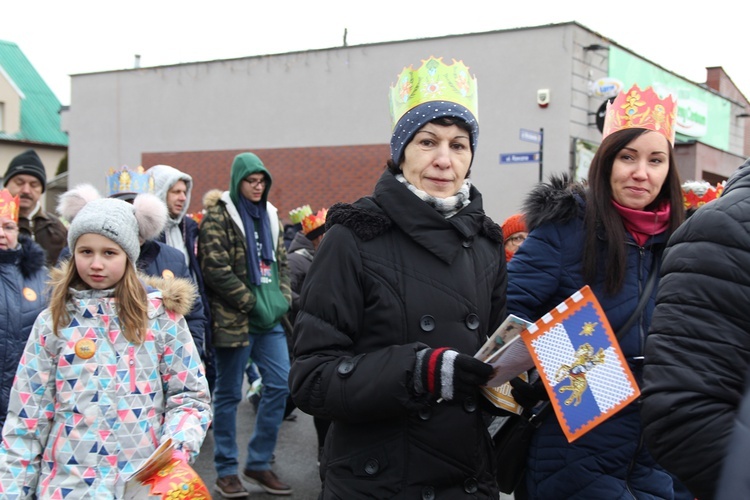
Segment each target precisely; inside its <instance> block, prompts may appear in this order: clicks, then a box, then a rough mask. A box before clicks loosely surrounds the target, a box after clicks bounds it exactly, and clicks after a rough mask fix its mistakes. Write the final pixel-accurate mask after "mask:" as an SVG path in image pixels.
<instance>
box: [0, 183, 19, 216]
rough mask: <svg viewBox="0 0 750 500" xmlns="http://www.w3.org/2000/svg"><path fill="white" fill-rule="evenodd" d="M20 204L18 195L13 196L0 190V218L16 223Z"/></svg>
mask: <svg viewBox="0 0 750 500" xmlns="http://www.w3.org/2000/svg"><path fill="white" fill-rule="evenodd" d="M20 202H21V198H20V197H19V196H18V195H16V196H13V195H12V194H10V191H8V190H7V189H2V190H0V217H5V218H6V219H12V220H13V221H14V222H16V223H18V209H19V207H20V205H19V204H20Z"/></svg>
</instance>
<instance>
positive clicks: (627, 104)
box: [602, 85, 677, 146]
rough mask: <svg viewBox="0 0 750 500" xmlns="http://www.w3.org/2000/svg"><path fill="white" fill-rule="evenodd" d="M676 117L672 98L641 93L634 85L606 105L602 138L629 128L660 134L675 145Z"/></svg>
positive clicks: (651, 93)
mask: <svg viewBox="0 0 750 500" xmlns="http://www.w3.org/2000/svg"><path fill="white" fill-rule="evenodd" d="M676 118H677V101H676V100H675V98H674V97H673V96H672V95H667V97H665V98H664V99H660V98H659V96H657V95H656V93H655V92H654V89H653V88H651V87H647V88H646V90H641V89H640V88H639V87H638V85H633V86H632V87H631V88H630V90H628V91H627V92H620V93H619V94H617V97H616V98H615V100H614V101H613V102H611V103H609V104H608V105H607V114H606V115H605V117H604V127H603V130H602V139H603V138H605V137H607V136H608V135H610V134H611V133H613V132H617V131H618V130H623V129H626V128H645V129H647V130H653V131H654V132H659V133H660V134H661V135H663V136H664V137H666V138H667V140H668V141H669V143H670V144H672V145H673V146H674V133H675V130H674V123H675V119H676Z"/></svg>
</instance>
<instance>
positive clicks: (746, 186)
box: [641, 160, 750, 500]
mask: <svg viewBox="0 0 750 500" xmlns="http://www.w3.org/2000/svg"><path fill="white" fill-rule="evenodd" d="M749 367H750V160H749V161H747V162H745V164H744V165H742V166H741V167H740V169H739V170H738V171H737V172H735V174H734V175H733V176H732V178H730V180H729V181H728V182H727V185H726V188H725V190H724V193H723V194H722V195H721V197H720V198H718V199H717V200H715V201H712V202H711V203H709V204H707V205H705V206H703V207H701V208H700V209H699V210H698V211H697V212H695V214H693V215H692V216H691V217H690V218H689V219H688V220H687V221H686V222H685V223H684V224H683V225H682V226H681V227H680V228H679V229H678V230H677V231H676V232H675V233H674V234H673V235H672V238H671V239H670V241H669V245H668V247H667V249H666V251H665V253H664V261H663V264H662V279H661V282H660V285H659V293H658V295H657V298H656V308H655V309H654V314H653V317H652V319H651V329H650V333H649V336H648V338H647V341H646V360H645V367H644V386H643V391H642V393H643V404H642V408H641V418H642V420H643V429H644V435H645V437H646V444H647V445H648V448H649V450H650V451H651V454H652V455H653V456H654V458H656V460H657V461H658V462H659V463H660V464H661V465H663V466H664V467H665V468H666V469H667V470H669V471H671V472H672V473H673V474H675V475H676V476H677V477H679V478H680V479H681V480H682V481H683V482H684V483H685V484H686V485H687V487H688V488H690V490H691V491H692V493H693V494H695V496H696V497H698V498H700V499H701V500H708V499H711V498H713V495H714V490H715V488H716V483H717V480H718V478H719V473H720V471H721V466H722V463H723V459H724V456H725V453H726V449H727V445H728V443H729V440H730V436H731V433H732V428H733V424H734V420H735V417H736V416H737V412H738V408H739V406H740V402H741V400H742V395H743V393H744V390H745V384H746V381H745V375H746V374H747V373H748V368H749Z"/></svg>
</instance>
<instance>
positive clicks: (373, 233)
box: [326, 203, 503, 244]
mask: <svg viewBox="0 0 750 500" xmlns="http://www.w3.org/2000/svg"><path fill="white" fill-rule="evenodd" d="M336 224H341V225H342V226H344V227H346V228H347V229H350V230H351V231H352V232H354V234H356V235H357V237H359V238H360V239H362V240H363V241H367V240H371V239H373V238H375V237H377V236H379V235H381V234H383V233H385V232H386V231H387V230H388V229H390V227H391V226H392V225H393V222H392V221H391V219H389V218H388V217H387V216H386V215H385V214H384V213H383V212H381V211H380V210H379V209H378V208H377V206H376V205H375V204H373V209H370V208H365V207H362V206H358V205H353V204H350V203H336V204H335V205H333V206H331V208H330V209H329V210H328V215H326V231H327V230H329V229H330V228H331V227H332V226H334V225H336ZM482 234H483V235H484V236H486V237H487V238H489V239H491V240H492V241H495V242H496V243H498V244H502V242H503V235H502V231H501V229H500V226H499V225H498V224H497V223H496V222H495V221H493V220H492V219H490V218H489V217H487V216H484V220H483V221H482Z"/></svg>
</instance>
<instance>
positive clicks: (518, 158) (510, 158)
mask: <svg viewBox="0 0 750 500" xmlns="http://www.w3.org/2000/svg"><path fill="white" fill-rule="evenodd" d="M537 161H539V152H538V151H537V152H534V153H505V154H501V155H500V163H532V162H537Z"/></svg>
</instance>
